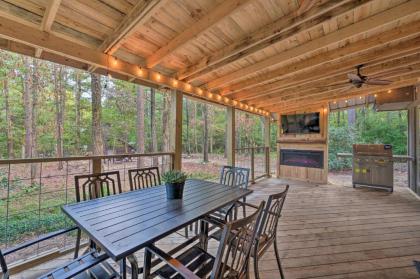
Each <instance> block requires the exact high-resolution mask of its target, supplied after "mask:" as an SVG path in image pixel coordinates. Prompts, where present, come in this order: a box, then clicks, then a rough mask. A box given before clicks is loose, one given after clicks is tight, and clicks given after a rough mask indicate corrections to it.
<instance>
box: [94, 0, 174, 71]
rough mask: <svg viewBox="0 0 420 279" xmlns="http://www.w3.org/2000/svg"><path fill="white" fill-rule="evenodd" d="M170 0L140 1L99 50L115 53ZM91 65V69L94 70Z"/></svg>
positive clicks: (110, 53)
mask: <svg viewBox="0 0 420 279" xmlns="http://www.w3.org/2000/svg"><path fill="white" fill-rule="evenodd" d="M167 1H168V0H152V1H146V0H143V1H139V2H138V3H137V4H136V5H135V6H134V7H133V8H132V9H131V11H130V13H129V14H127V15H126V17H125V18H124V20H123V21H122V22H121V23H120V24H119V25H118V27H117V28H115V30H114V31H113V32H112V33H111V34H110V35H109V36H108V37H107V38H106V39H105V40H104V41H103V42H102V44H101V45H100V46H99V48H98V50H100V51H102V52H104V53H107V54H109V55H112V54H114V53H115V52H116V51H117V50H118V49H119V48H120V46H121V45H122V44H123V43H124V41H125V40H126V39H127V38H128V37H129V36H131V35H132V34H133V33H134V32H135V30H136V28H137V27H138V26H141V25H143V24H144V23H145V22H147V21H148V20H149V19H150V18H151V17H152V16H153V14H154V13H155V12H156V11H157V10H159V9H160V8H161V7H162V6H164V5H165V4H166V3H167ZM95 69H96V68H95V67H93V66H92V67H90V68H89V71H94V70H95Z"/></svg>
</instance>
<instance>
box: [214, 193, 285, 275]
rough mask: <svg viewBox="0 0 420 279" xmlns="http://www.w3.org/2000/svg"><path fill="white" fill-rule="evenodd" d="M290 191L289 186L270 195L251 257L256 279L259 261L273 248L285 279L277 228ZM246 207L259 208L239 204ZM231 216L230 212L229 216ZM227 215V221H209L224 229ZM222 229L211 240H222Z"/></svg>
mask: <svg viewBox="0 0 420 279" xmlns="http://www.w3.org/2000/svg"><path fill="white" fill-rule="evenodd" d="M288 191H289V185H286V187H285V190H284V191H283V192H280V193H277V194H273V195H270V196H269V197H268V200H267V203H266V205H265V208H264V210H263V213H262V217H261V222H260V226H259V228H258V232H257V237H256V240H255V245H254V247H253V250H252V252H251V257H253V258H254V272H255V278H256V279H258V278H260V277H259V259H260V258H261V257H262V256H263V255H264V253H265V252H266V251H267V250H268V248H270V247H271V246H273V248H274V253H275V255H276V260H277V266H278V269H279V272H280V278H281V279H284V278H285V277H284V273H283V269H282V266H281V261H280V255H279V251H278V246H277V227H278V223H279V219H280V217H281V211H282V208H283V205H284V202H285V200H286V196H287V193H288ZM238 203H240V204H242V205H244V206H245V207H250V208H254V209H257V208H258V206H256V205H253V204H250V203H243V202H240V201H239V202H238ZM227 215H229V212H228V214H227ZM227 215H226V217H225V220H224V221H223V222H220V219H214V218H213V219H212V218H211V216H210V218H209V219H208V221H209V222H210V223H213V224H215V225H219V226H220V227H222V226H223V225H224V224H225V223H227V222H228V216H227ZM221 233H222V231H221V229H219V230H217V231H216V232H215V233H213V234H212V235H210V238H213V239H216V240H218V241H220V240H221Z"/></svg>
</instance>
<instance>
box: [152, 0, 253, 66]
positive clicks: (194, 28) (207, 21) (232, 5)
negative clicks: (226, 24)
mask: <svg viewBox="0 0 420 279" xmlns="http://www.w3.org/2000/svg"><path fill="white" fill-rule="evenodd" d="M249 1H250V0H224V1H222V3H221V4H220V5H218V6H217V7H215V8H213V9H212V10H211V11H210V12H209V13H208V14H206V15H205V16H203V17H202V18H201V19H200V20H198V21H197V22H194V23H193V24H191V25H190V27H189V28H187V29H186V30H184V31H183V32H182V33H180V34H178V35H177V36H176V37H175V38H173V39H172V40H171V41H170V42H168V43H167V44H166V45H165V46H163V47H161V48H160V49H158V50H157V51H156V52H155V53H154V54H152V55H151V56H149V57H148V58H147V63H146V64H147V67H148V68H149V69H151V68H153V67H155V66H156V65H157V64H159V63H160V62H161V61H162V60H163V59H165V57H167V56H168V55H169V54H171V53H172V52H173V51H175V50H176V49H177V48H179V47H181V46H182V45H184V44H185V43H187V42H188V41H190V40H191V39H193V38H195V37H197V36H198V35H199V34H201V33H202V32H203V31H205V30H207V29H208V28H210V27H211V26H213V25H214V24H216V23H218V22H219V21H220V20H222V19H223V18H225V17H226V16H228V15H229V14H231V13H232V12H233V11H235V10H236V9H237V8H239V7H241V6H243V5H244V4H246V3H248V2H249Z"/></svg>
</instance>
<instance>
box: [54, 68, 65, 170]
mask: <svg viewBox="0 0 420 279" xmlns="http://www.w3.org/2000/svg"><path fill="white" fill-rule="evenodd" d="M54 67H55V88H54V91H55V92H54V96H55V113H56V141H57V142H56V156H57V157H58V158H62V157H64V152H63V132H64V127H63V124H64V107H65V102H66V91H65V85H64V84H65V70H64V68H63V66H58V67H57V66H54ZM58 169H59V170H61V169H63V162H62V161H60V162H59V163H58Z"/></svg>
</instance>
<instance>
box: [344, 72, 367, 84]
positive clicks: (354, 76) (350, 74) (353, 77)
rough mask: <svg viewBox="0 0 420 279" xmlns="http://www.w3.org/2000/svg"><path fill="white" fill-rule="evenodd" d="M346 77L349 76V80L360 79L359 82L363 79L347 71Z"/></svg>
mask: <svg viewBox="0 0 420 279" xmlns="http://www.w3.org/2000/svg"><path fill="white" fill-rule="evenodd" d="M347 77H348V78H349V79H351V80H354V81H360V82H362V81H363V80H362V79H361V78H360V77H359V76H358V75H356V74H352V73H349V74H347Z"/></svg>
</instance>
